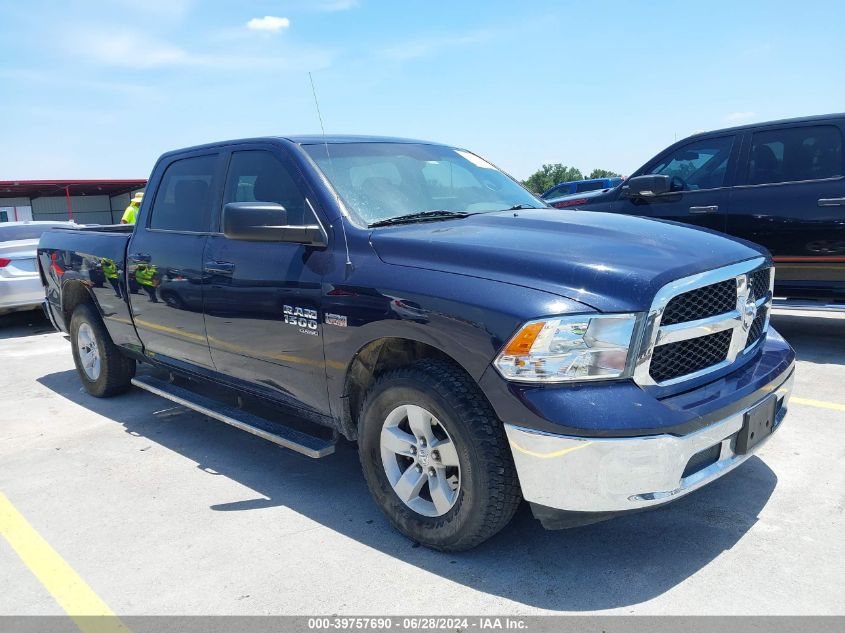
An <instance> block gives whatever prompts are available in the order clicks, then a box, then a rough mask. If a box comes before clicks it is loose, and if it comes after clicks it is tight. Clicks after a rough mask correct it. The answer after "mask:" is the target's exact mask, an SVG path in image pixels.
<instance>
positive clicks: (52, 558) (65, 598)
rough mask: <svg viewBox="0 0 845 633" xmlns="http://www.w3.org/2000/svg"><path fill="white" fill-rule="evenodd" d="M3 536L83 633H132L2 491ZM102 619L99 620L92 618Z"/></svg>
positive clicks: (0, 530) (0, 526)
mask: <svg viewBox="0 0 845 633" xmlns="http://www.w3.org/2000/svg"><path fill="white" fill-rule="evenodd" d="M0 535H2V536H3V537H4V538H5V539H6V541H8V543H9V545H11V546H12V549H13V550H15V552H17V554H18V556H20V559H21V560H22V561H23V563H24V565H26V566H27V567H28V568H29V570H30V571H31V572H32V573H33V575H34V576H35V577H36V578H37V579H38V580H39V581H40V582H41V584H42V585H44V588H45V589H47V591H49V592H50V594H51V595H52V596H53V598H55V599H56V602H58V603H59V606H60V607H61V608H62V609H64V611H65V612H66V613H67V614H68V615H69V616H70V617H71V619H73V621H74V622H75V623H76V626H77V627H79V630H80V631H82V633H117V632H121V633H129V629H128V628H127V626H126V625H125V624H123V622H121V621H120V619H119V618H118V617H117V616H116V615H115V614H114V613H113V612H112V610H111V609H109V608H108V606H107V605H106V603H105V602H103V601H102V600H101V599H100V598H99V596H97V594H95V593H94V590H93V589H91V587H89V586H88V584H87V583H86V582H85V581H84V580H82V578H80V577H79V576H78V575H77V574H76V572H75V571H73V569H72V568H71V566H70V565H68V564H67V563H66V562H65V561H64V559H63V558H62V557H61V556H60V555H59V553H58V552H57V551H56V550H54V549H53V548H52V547H51V546H50V544H49V543H48V542H47V541H45V540H44V539H43V538H42V537H41V535H40V534H38V532H36V531H35V528H34V527H32V526H31V525H30V524H29V522H28V521H27V520H26V519H25V518H24V516H23V515H22V514H21V513H20V512H18V511H17V509H16V508H15V506H13V505H12V502H11V501H9V499H8V498H7V497H6V495H4V494H3V493H2V492H0ZM92 616H99V617H92Z"/></svg>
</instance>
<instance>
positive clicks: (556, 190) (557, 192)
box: [542, 183, 571, 198]
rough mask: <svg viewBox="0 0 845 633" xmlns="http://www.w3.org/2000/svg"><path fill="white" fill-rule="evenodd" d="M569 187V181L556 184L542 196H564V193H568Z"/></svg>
mask: <svg viewBox="0 0 845 633" xmlns="http://www.w3.org/2000/svg"><path fill="white" fill-rule="evenodd" d="M570 190H571V187H570V185H569V183H564V184H562V185H557V186H555V187H552V188H551V189H549V190H548V191H547V192H546V193H544V194H543V196H542V197H543V198H555V197H557V196H565V195H566V194H568V193H570Z"/></svg>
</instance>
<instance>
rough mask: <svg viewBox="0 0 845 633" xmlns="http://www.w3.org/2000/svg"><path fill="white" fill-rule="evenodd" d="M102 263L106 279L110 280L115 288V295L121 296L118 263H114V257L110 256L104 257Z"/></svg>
mask: <svg viewBox="0 0 845 633" xmlns="http://www.w3.org/2000/svg"><path fill="white" fill-rule="evenodd" d="M100 263H101V264H102V266H103V274H104V275H105V276H106V279H108V280H109V283H110V284H111V287H112V288H114V296H115V297H118V298H121V293H120V280H119V279H118V271H117V264H115V263H114V260H113V259H109V258H108V257H103V258H102V259H101V260H100Z"/></svg>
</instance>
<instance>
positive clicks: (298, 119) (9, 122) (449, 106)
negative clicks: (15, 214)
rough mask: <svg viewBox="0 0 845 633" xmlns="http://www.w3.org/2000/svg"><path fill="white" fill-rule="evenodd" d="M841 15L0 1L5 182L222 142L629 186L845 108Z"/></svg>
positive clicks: (788, 9) (812, 5)
mask: <svg viewBox="0 0 845 633" xmlns="http://www.w3.org/2000/svg"><path fill="white" fill-rule="evenodd" d="M843 24H845V3H843V2H841V1H840V0H835V1H829V2H828V1H818V2H813V1H805V2H802V3H795V2H779V1H776V0H769V1H761V2H756V1H750V0H745V1H742V2H738V1H737V0H732V1H730V2H724V1H722V0H708V1H707V2H690V1H686V2H683V1H678V2H674V1H667V0H652V1H649V2H644V1H643V2H635V1H633V0H630V1H628V2H614V1H607V2H602V3H597V2H587V1H558V2H553V1H541V0H538V1H529V0H522V1H515V0H514V1H510V2H501V1H497V0H484V1H478V2H476V1H474V0H464V1H460V2H459V1H456V0H452V1H449V2H441V1H438V0H427V1H423V0H403V1H400V2H397V1H379V0H236V1H230V0H226V1H223V0H220V1H210V0H206V1H202V0H110V1H107V0H100V1H96V2H95V1H92V0H64V1H59V0H55V1H48V0H26V1H24V0H0V180H12V179H42V178H43V179H46V178H56V179H59V178H146V177H147V176H148V174H149V172H150V170H151V169H152V166H153V164H154V162H155V160H156V158H157V157H158V156H159V155H161V154H162V153H163V152H166V151H168V150H171V149H176V148H179V147H185V146H189V145H196V144H200V143H206V142H211V141H216V140H224V139H230V138H241V137H251V136H261V135H285V134H297V133H313V132H319V131H320V125H319V121H318V118H317V113H316V109H315V105H314V98H313V95H312V92H311V85H310V83H309V80H308V72H309V71H310V72H311V73H312V75H313V78H314V83H315V85H316V90H317V95H318V98H319V104H320V109H321V111H322V116H323V121H324V123H325V129H326V132H327V133H329V134H332V133H338V134H340V133H351V134H375V135H390V136H402V137H410V138H421V139H426V140H431V141H438V142H443V143H447V144H450V145H455V146H460V147H465V148H468V149H471V150H473V151H475V152H476V153H479V154H481V155H482V156H484V157H486V158H487V159H488V160H490V161H492V162H494V163H496V164H497V165H499V166H500V167H501V168H503V169H504V170H505V171H508V172H509V173H511V174H512V175H514V176H516V177H517V178H526V177H527V176H529V175H530V174H531V173H532V172H533V171H535V170H536V169H538V168H539V167H540V165H541V164H543V163H557V162H561V163H564V164H566V165H572V166H575V167H577V168H579V169H581V170H582V171H583V172H589V171H590V170H592V169H593V168H596V167H599V168H603V169H611V170H614V171H617V172H620V173H622V174H629V173H631V172H632V171H634V170H635V169H636V168H637V167H639V166H640V165H641V164H642V163H644V162H646V161H647V160H648V159H649V158H650V157H651V156H652V155H654V154H655V153H656V152H658V151H659V150H661V149H663V148H664V147H666V146H667V145H668V144H670V143H672V142H674V141H675V140H677V139H680V138H683V137H685V136H687V135H689V134H692V133H694V132H697V131H701V130H711V129H718V128H722V127H728V126H731V125H737V124H742V123H752V122H757V121H766V120H771V119H778V118H785V117H792V116H803V115H809V114H823V113H829V112H842V111H845V64H843V59H845V40H843V38H842V25H843Z"/></svg>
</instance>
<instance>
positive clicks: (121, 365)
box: [70, 303, 135, 398]
mask: <svg viewBox="0 0 845 633" xmlns="http://www.w3.org/2000/svg"><path fill="white" fill-rule="evenodd" d="M70 342H71V349H72V350H73V362H74V364H75V365H76V371H77V372H78V373H79V377H80V379H81V380H82V386H83V387H85V391H87V392H88V393H90V394H91V395H92V396H96V397H98V398H105V397H108V396H113V395H115V394H118V393H123V392H124V391H126V390H127V389H128V388H129V386H130V384H131V380H132V377H133V376H134V375H135V361H134V360H132V359H131V358H127V357H126V356H124V355H123V354H121V352H120V350H119V349H118V347H117V345H115V344H114V343H113V342H112V340H111V337H110V336H109V333H108V331H107V330H106V326H105V325H104V324H103V321H102V319H101V318H100V315H99V314H97V311H96V310H95V309H94V307H93V306H91V305H90V304H87V303H84V304H82V305H79V306H77V308H76V310H74V311H73V316H72V317H71V319H70Z"/></svg>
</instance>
